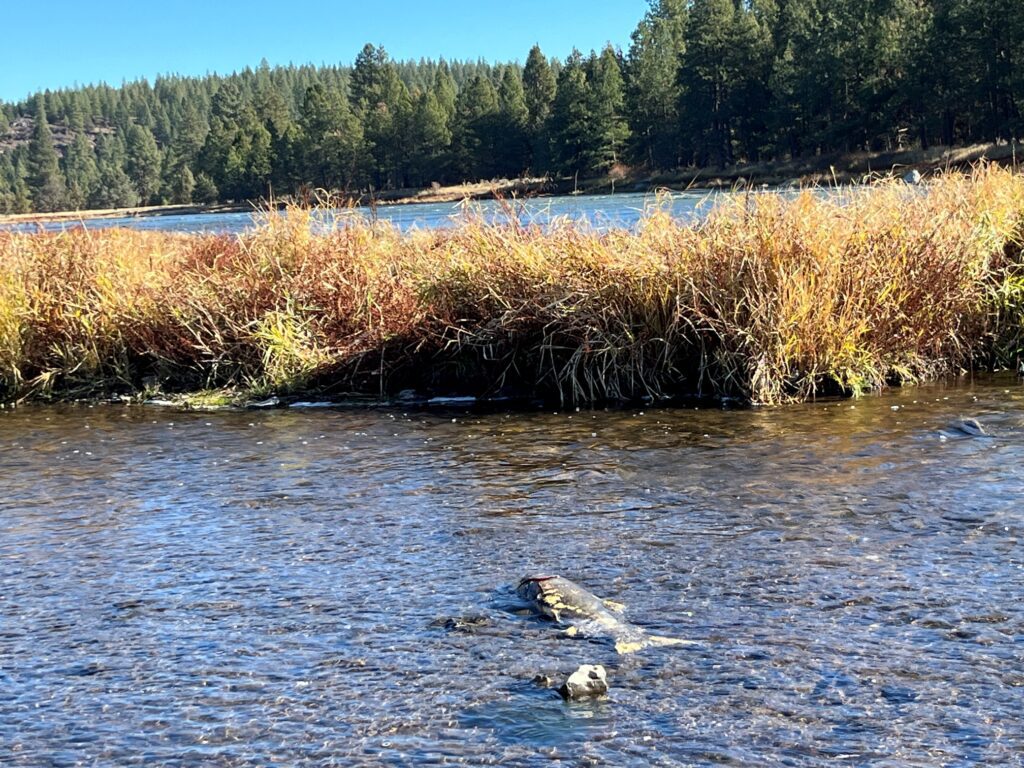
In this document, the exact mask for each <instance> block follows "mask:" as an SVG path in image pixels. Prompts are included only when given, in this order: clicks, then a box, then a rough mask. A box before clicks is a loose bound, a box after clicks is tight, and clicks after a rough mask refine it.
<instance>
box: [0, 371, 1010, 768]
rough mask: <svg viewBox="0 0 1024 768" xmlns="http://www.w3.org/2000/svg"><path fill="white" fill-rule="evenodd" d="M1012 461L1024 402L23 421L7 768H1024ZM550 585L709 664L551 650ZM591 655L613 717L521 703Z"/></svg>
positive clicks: (18, 450)
mask: <svg viewBox="0 0 1024 768" xmlns="http://www.w3.org/2000/svg"><path fill="white" fill-rule="evenodd" d="M966 415H972V416H976V417H978V418H980V419H981V420H982V422H983V423H984V424H985V425H986V426H987V427H988V429H989V430H990V431H991V432H992V433H993V434H994V435H995V437H993V438H991V439H988V438H969V437H964V436H957V435H955V434H953V433H949V434H944V433H943V432H942V427H943V425H945V424H947V423H948V422H949V421H950V420H952V419H955V418H958V417H960V416H966ZM1022 467H1024V386H1022V385H1021V383H1020V382H1019V380H1017V379H1016V378H1006V379H986V380H983V381H978V382H974V383H970V382H968V383H963V384H960V385H958V386H950V387H941V386H934V387H921V388H907V389H903V390H898V391H894V392H891V393H889V394H886V395H884V396H879V397H870V398H865V399H862V400H858V401H855V402H851V401H844V402H829V403H817V404H810V405H805V406H798V407H787V408H778V409H764V410H742V411H722V410H713V409H712V410H700V411H697V410H683V409H677V410H659V409H648V410H645V411H640V410H626V411H604V410H601V411H581V412H575V411H573V412H557V413H556V412H552V411H550V410H547V411H538V412H518V413H502V412H498V413H481V412H473V411H465V410H448V411H418V412H403V411H402V410H395V409H379V410H362V411H357V410H341V409H337V410H335V409H317V410H281V411H271V412H263V411H261V412H218V413H197V412H178V411H173V410H164V409H159V408H153V407H142V406H95V407H86V406H78V407H42V406H36V407H28V408H22V409H18V410H15V411H10V410H7V411H0V478H2V482H3V492H2V494H0V688H2V691H3V695H2V696H0V764H3V765H5V766H8V765H10V766H32V767H35V766H41V765H47V766H50V765H52V766H72V765H104V766H105V765H138V766H143V765H145V766H149V765H167V766H193V765H198V764H212V765H219V766H266V765H282V766H283V765H288V766H292V765H317V766H319V765H337V766H377V765H396V766H404V765H409V766H414V765H438V764H450V763H465V764H469V765H506V766H509V765H512V766H520V765H521V766H547V765H559V764H561V765H572V766H576V765H607V766H634V765H635V766H648V765H654V766H678V765H700V766H703V765H737V766H740V765H742V766H833V765H858V766H859V765H872V766H938V765H956V766H967V765H986V766H1019V765H1022V764H1024V706H1022V704H1024V601H1022V599H1021V598H1022V594H1024V469H1022ZM537 572H544V573H561V574H564V575H566V576H568V577H570V578H573V579H575V580H577V581H579V582H581V583H583V584H585V585H586V586H588V587H589V588H591V589H592V590H593V591H595V592H596V593H598V594H599V595H602V596H605V597H608V598H612V599H614V600H618V601H621V602H624V603H625V604H626V605H627V606H628V614H627V615H628V616H629V617H630V618H631V619H632V620H634V621H635V622H637V623H640V624H642V625H644V626H646V627H647V628H649V629H650V630H651V631H654V632H657V633H659V634H666V635H673V636H678V637H684V638H689V639H692V640H694V641H696V642H697V645H696V646H695V647H687V648H654V649H649V650H647V651H644V652H642V653H639V654H637V655H635V656H628V657H619V656H617V655H616V653H615V651H614V649H613V648H612V647H611V646H609V645H608V644H605V643H602V642H588V641H583V640H574V639H570V638H565V637H561V636H560V635H559V633H558V631H557V629H556V628H555V627H553V626H552V625H550V624H548V623H545V622H543V621H541V620H539V619H537V618H535V617H532V616H529V615H523V614H522V613H521V611H520V609H521V608H522V606H521V605H519V604H518V603H517V602H516V600H515V598H514V596H513V593H512V587H513V586H514V584H515V582H516V580H517V579H518V578H520V577H521V576H523V575H525V574H531V573H537ZM449 619H456V620H458V619H468V620H470V621H467V622H466V624H468V625H469V626H466V627H465V628H464V629H459V628H458V626H457V624H449V626H448V627H446V623H448V620H449ZM582 663H599V664H604V665H605V666H606V667H607V668H608V673H609V680H610V683H611V691H610V694H609V696H608V698H607V699H606V700H603V701H595V702H588V703H577V704H571V705H569V704H565V703H563V702H562V701H561V700H560V699H559V698H558V696H557V695H556V694H555V693H554V692H552V691H551V690H549V689H546V688H542V687H539V686H538V685H536V684H534V683H533V682H532V681H533V678H534V677H535V676H536V675H540V674H546V675H550V676H552V677H554V678H556V679H558V678H562V677H564V676H565V675H566V674H568V673H569V672H571V671H573V670H574V669H575V668H576V666H577V665H579V664H582ZM558 761H561V762H558Z"/></svg>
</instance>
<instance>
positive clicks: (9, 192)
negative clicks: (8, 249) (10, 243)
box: [0, 111, 15, 213]
mask: <svg viewBox="0 0 1024 768" xmlns="http://www.w3.org/2000/svg"><path fill="white" fill-rule="evenodd" d="M2 114H3V112H2V111H0V115H2ZM13 179H14V165H13V164H12V163H11V159H10V158H9V157H8V156H7V155H5V154H3V153H2V152H0V213H15V198H14V182H13Z"/></svg>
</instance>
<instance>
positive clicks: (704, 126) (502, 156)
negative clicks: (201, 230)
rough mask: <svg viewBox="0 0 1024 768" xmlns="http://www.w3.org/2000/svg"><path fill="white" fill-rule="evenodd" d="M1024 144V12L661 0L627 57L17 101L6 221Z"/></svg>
mask: <svg viewBox="0 0 1024 768" xmlns="http://www.w3.org/2000/svg"><path fill="white" fill-rule="evenodd" d="M1022 136H1024V13H1021V10H1020V6H1019V0H652V2H651V5H650V8H649V10H648V12H647V13H646V15H645V16H644V17H643V18H642V19H641V20H640V21H639V23H638V25H637V27H636V29H635V30H634V31H633V33H632V43H631V45H630V46H629V48H628V50H626V51H621V50H617V49H614V48H612V47H607V48H605V49H604V50H601V51H592V52H589V53H582V52H580V51H578V50H573V51H572V52H571V53H570V54H569V55H568V56H567V57H566V58H564V59H557V58H550V57H548V56H546V55H545V53H544V52H542V51H541V50H540V49H539V48H538V47H536V46H535V47H534V48H533V49H532V50H530V51H529V52H528V55H527V56H526V58H525V61H524V62H509V63H490V62H484V61H475V62H469V61H446V60H444V59H439V60H430V59H422V60H419V61H395V60H392V59H391V58H390V57H389V56H388V54H387V52H386V51H385V49H384V48H383V47H381V46H376V45H369V44H368V45H366V46H365V47H364V48H363V50H362V51H360V52H359V53H358V55H357V56H356V57H355V60H354V62H353V63H352V64H351V65H348V64H346V65H338V66H320V67H314V66H284V67H280V66H278V67H272V66H269V65H268V64H267V63H266V62H264V63H262V64H261V65H260V66H259V67H257V68H256V69H249V68H247V69H243V70H241V71H239V72H236V73H234V74H231V75H227V76H221V75H209V76H204V77H183V76H177V75H167V76H161V77H158V78H156V79H155V81H154V82H152V83H151V82H148V81H146V80H139V81H134V82H126V83H124V84H123V85H121V86H120V87H112V86H110V85H105V84H98V85H89V86H84V87H76V88H72V89H64V90H55V91H45V92H42V93H37V94H34V95H31V96H30V97H28V98H26V99H25V100H24V101H21V102H18V103H3V104H0V213H25V212H33V211H34V212H48V211H58V210H79V209H97V208H119V207H133V206H138V205H154V204H186V203H216V202H225V201H244V200H254V199H260V198H264V197H267V196H268V195H271V194H273V195H276V196H279V197H280V196H290V195H296V194H303V193H305V192H308V191H310V190H317V189H325V190H331V191H339V192H347V193H355V192H360V191H380V190H389V189H397V188H411V187H423V186H428V185H431V184H458V183H462V182H467V181H477V180H481V179H493V178H517V177H521V176H524V175H531V176H540V175H552V176H574V175H576V176H584V177H586V176H597V175H601V174H605V173H607V172H609V171H610V170H612V169H613V168H615V167H616V166H620V167H625V166H628V167H639V168H645V169H649V170H651V171H655V170H673V169H680V168H688V167H702V168H711V167H713V168H724V167H729V166H733V165H736V164H742V163H754V162H763V161H770V160H781V159H791V158H801V157H815V156H819V155H831V154H835V153H849V152H855V151H861V150H895V149H901V148H913V147H923V148H927V147H930V146H932V145H960V144H973V143H979V142H1002V141H1009V140H1013V139H1019V138H1021V137H1022Z"/></svg>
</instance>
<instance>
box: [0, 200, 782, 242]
mask: <svg viewBox="0 0 1024 768" xmlns="http://www.w3.org/2000/svg"><path fill="white" fill-rule="evenodd" d="M722 194H725V193H721V192H674V193H672V194H671V195H663V196H660V197H659V196H657V195H653V194H645V193H640V192H636V193H626V194H614V195H576V196H560V197H542V198H531V199H527V200H518V201H516V200H513V201H509V202H508V203H507V204H506V203H499V202H496V201H493V200H482V201H478V202H472V203H408V204H401V205H381V206H378V207H377V208H376V210H374V211H371V210H370V209H369V208H356V209H352V210H339V211H334V212H330V213H322V214H321V216H322V217H323V219H324V220H326V221H330V222H332V223H334V222H339V223H343V222H345V221H349V220H352V219H356V218H359V219H364V220H369V219H371V218H372V217H374V216H376V218H377V219H378V220H380V221H387V222H390V223H391V224H392V225H394V226H395V227H396V228H397V229H399V230H402V231H408V230H411V229H439V228H448V227H453V226H456V225H458V223H459V222H460V221H464V220H465V218H466V216H467V215H473V216H479V217H482V218H483V219H484V220H485V221H490V222H495V221H497V222H505V221H508V220H509V217H510V215H514V216H516V217H517V218H518V220H519V221H520V222H522V223H523V224H538V225H541V226H545V225H548V224H550V223H551V222H553V221H556V220H557V221H571V222H574V223H577V224H585V225H588V226H593V227H596V228H601V229H608V228H613V227H614V228H628V227H632V226H633V225H635V224H636V223H637V222H638V221H639V220H640V219H641V218H642V217H643V215H644V213H645V212H649V211H651V210H653V209H654V208H659V209H663V210H667V211H669V212H670V213H671V214H672V215H673V216H674V217H676V218H677V219H679V220H682V221H692V220H696V219H698V218H700V217H701V216H702V215H704V213H706V212H707V211H708V210H710V209H711V207H712V206H713V205H714V202H715V200H716V199H717V198H718V196H720V195H722ZM780 194H792V192H782V193H780ZM262 218H263V216H262V214H259V213H200V214H188V215H177V214H174V215H166V216H138V217H124V218H110V219H86V220H85V221H84V225H85V226H87V227H88V228H89V229H107V228H110V227H130V228H132V229H144V230H159V231H166V232H217V233H223V232H228V233H239V232H244V231H246V230H249V229H252V228H253V227H256V226H258V225H259V223H260V221H261V219H262ZM82 225H83V222H81V221H57V222H47V223H44V224H41V225H40V224H34V223H33V224H18V225H6V226H4V227H0V229H9V230H15V231H23V232H32V231H36V230H37V229H39V227H40V226H41V227H42V228H43V229H44V230H48V231H60V230H62V229H67V228H69V227H77V226H82Z"/></svg>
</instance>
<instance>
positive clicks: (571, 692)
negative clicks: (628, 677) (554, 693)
mask: <svg viewBox="0 0 1024 768" xmlns="http://www.w3.org/2000/svg"><path fill="white" fill-rule="evenodd" d="M558 692H559V693H560V694H562V697H563V698H565V699H568V700H570V701H572V700H575V699H586V698H590V697H593V696H604V695H605V694H606V693H608V675H607V673H606V672H605V671H604V667H602V666H601V665H600V664H584V665H583V666H581V667H580V668H579V669H577V670H576V671H575V672H573V673H572V674H571V675H570V676H569V679H568V680H566V681H565V682H564V683H562V687H561V688H559V689H558Z"/></svg>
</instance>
